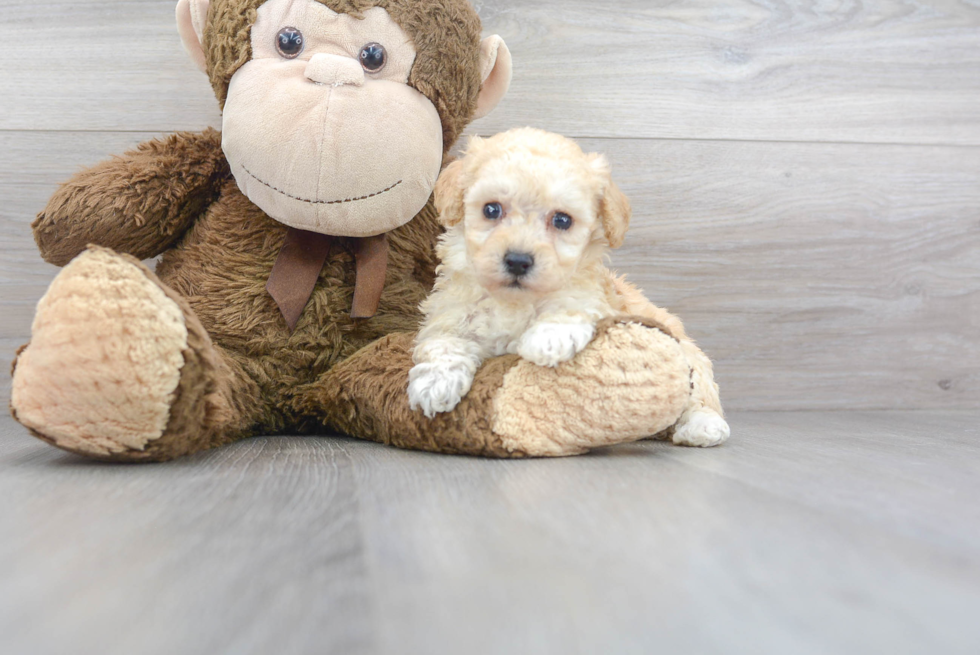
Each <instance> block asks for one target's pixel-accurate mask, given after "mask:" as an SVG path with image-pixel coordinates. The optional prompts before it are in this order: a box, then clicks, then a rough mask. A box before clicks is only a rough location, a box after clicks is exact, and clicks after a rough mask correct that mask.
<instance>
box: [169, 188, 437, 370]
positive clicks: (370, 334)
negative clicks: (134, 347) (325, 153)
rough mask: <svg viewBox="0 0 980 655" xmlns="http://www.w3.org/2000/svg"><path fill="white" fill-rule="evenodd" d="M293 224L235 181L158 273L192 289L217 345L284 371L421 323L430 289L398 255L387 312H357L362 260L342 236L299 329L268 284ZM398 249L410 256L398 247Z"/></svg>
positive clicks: (322, 364) (337, 357)
mask: <svg viewBox="0 0 980 655" xmlns="http://www.w3.org/2000/svg"><path fill="white" fill-rule="evenodd" d="M286 230H287V228H286V226H284V225H282V224H280V223H278V222H276V221H274V220H273V219H271V218H269V217H268V216H266V215H265V213H263V212H262V211H261V210H260V209H259V208H258V207H256V206H255V205H253V204H252V203H251V202H249V201H248V200H247V199H246V198H245V197H244V196H243V195H242V194H241V193H240V192H239V190H238V188H237V187H236V186H235V184H234V182H230V183H229V184H227V185H226V186H225V187H224V189H223V190H222V194H221V197H220V198H219V199H218V201H217V202H215V203H214V204H213V205H211V207H210V208H209V209H208V211H207V213H206V214H205V215H204V216H203V217H201V218H200V219H198V221H197V222H196V223H195V225H194V226H193V227H192V228H191V229H190V230H189V231H188V232H187V234H185V235H184V237H183V238H182V239H181V241H180V242H179V243H178V245H177V246H176V247H175V248H174V249H172V250H171V251H168V252H167V253H165V254H164V256H163V258H162V259H161V261H160V264H159V265H158V267H157V273H158V275H159V277H160V279H161V280H162V281H163V282H164V283H165V284H167V285H168V286H170V287H171V288H173V289H174V290H175V291H177V292H178V293H179V294H181V295H182V296H183V297H184V298H186V299H187V301H188V303H189V304H190V306H191V309H192V310H193V311H194V312H195V313H196V314H197V316H198V318H199V319H200V320H201V323H202V324H203V325H204V327H205V329H207V331H208V333H209V335H210V336H211V339H212V340H213V341H214V343H215V344H216V345H218V346H220V347H222V348H225V349H227V350H229V351H232V352H233V353H235V354H238V355H241V356H242V357H243V358H245V359H248V360H249V361H250V362H251V363H252V365H257V366H260V367H262V368H263V369H268V373H269V375H272V376H275V377H278V378H281V379H282V380H284V381H285V380H294V381H296V382H298V383H302V382H305V381H309V380H312V379H314V378H315V377H316V376H318V375H320V374H321V373H323V372H325V371H326V370H329V368H330V367H332V366H333V365H334V364H336V363H337V362H339V361H342V360H344V359H346V358H347V357H349V356H351V355H353V354H354V353H355V352H357V351H358V350H360V349H361V348H362V347H364V346H366V345H368V344H369V343H371V342H373V341H375V340H376V339H378V338H380V337H382V336H384V335H386V334H389V333H391V332H397V331H414V330H415V329H416V328H417V324H418V313H417V305H418V302H419V301H420V300H421V298H422V296H424V293H425V290H424V288H423V286H422V285H421V284H420V283H419V282H417V281H415V280H414V278H413V271H411V270H400V269H401V268H403V267H399V266H397V265H396V266H395V267H389V270H388V274H387V283H388V284H387V286H386V289H385V294H384V295H383V296H382V302H381V307H380V308H379V311H378V314H377V315H376V316H375V317H374V318H372V319H368V320H362V321H355V320H354V319H352V318H351V317H350V310H351V302H352V299H353V294H354V281H355V276H354V261H353V257H352V255H351V254H350V252H349V251H348V250H347V248H346V247H344V244H343V243H342V242H340V241H338V243H337V244H336V245H335V246H334V248H332V250H331V253H330V255H329V257H328V259H327V262H326V264H325V265H324V267H323V270H322V271H321V273H320V278H319V281H318V282H317V285H316V288H315V289H314V291H313V295H312V297H311V298H310V300H309V302H308V303H307V305H306V308H305V310H304V312H303V315H302V317H301V318H300V321H299V324H298V325H297V326H296V330H295V331H294V332H290V330H289V328H288V326H287V325H286V321H285V320H284V319H283V317H282V315H281V313H280V310H279V308H278V307H277V306H276V304H275V302H274V301H273V299H272V297H271V296H270V295H269V293H268V291H267V290H266V283H267V282H268V279H269V275H270V273H271V271H272V267H273V265H274V264H275V261H276V258H277V257H278V255H279V250H280V249H281V248H282V244H283V241H284V239H285V235H286ZM392 259H393V260H394V261H395V262H398V261H400V260H403V259H405V258H404V257H403V256H402V257H399V256H398V253H396V254H395V256H393V257H392Z"/></svg>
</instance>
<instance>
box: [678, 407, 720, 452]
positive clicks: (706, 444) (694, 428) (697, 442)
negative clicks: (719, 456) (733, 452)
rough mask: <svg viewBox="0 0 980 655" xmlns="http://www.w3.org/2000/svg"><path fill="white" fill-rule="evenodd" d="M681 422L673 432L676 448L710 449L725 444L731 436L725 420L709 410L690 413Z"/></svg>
mask: <svg viewBox="0 0 980 655" xmlns="http://www.w3.org/2000/svg"><path fill="white" fill-rule="evenodd" d="M682 421H683V422H682V423H679V424H678V425H677V428H676V429H675V430H674V437H673V440H674V443H675V444H677V445H678V446H695V447H698V448H711V447H712V446H720V445H721V444H723V443H725V441H727V440H728V437H729V436H730V435H731V429H730V428H729V427H728V423H726V422H725V419H723V418H722V417H720V416H718V414H716V413H715V412H712V411H709V410H704V411H698V412H692V413H691V414H690V415H688V416H687V417H686V418H685V419H682Z"/></svg>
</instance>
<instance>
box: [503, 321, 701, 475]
mask: <svg viewBox="0 0 980 655" xmlns="http://www.w3.org/2000/svg"><path fill="white" fill-rule="evenodd" d="M690 396H691V369H690V367H689V365H688V362H687V358H686V357H685V355H684V353H683V351H682V350H681V347H680V344H679V343H678V342H677V340H676V339H674V338H673V337H672V336H670V335H669V334H667V333H666V332H665V331H663V330H662V329H661V328H660V327H659V326H656V325H653V324H652V323H651V322H649V321H644V320H642V319H635V320H630V319H625V320H623V321H612V320H609V321H604V322H603V323H601V324H600V325H599V326H598V327H597V328H596V336H595V338H594V339H593V340H592V343H590V344H589V345H588V346H587V347H586V348H585V349H584V350H583V351H582V352H580V353H579V354H578V355H577V356H576V357H575V358H574V359H573V360H571V361H568V362H565V363H563V364H560V365H559V366H557V367H556V368H545V367H541V366H535V365H534V364H532V363H530V362H527V361H519V362H517V364H515V365H514V367H513V368H511V369H510V371H508V372H507V374H506V375H505V376H504V381H503V384H502V386H501V388H500V391H499V392H498V393H497V395H496V397H495V398H494V421H493V431H494V433H496V434H497V435H499V436H500V437H501V439H502V440H503V445H504V447H505V448H507V449H508V450H515V451H521V452H524V453H526V454H528V455H532V456H562V455H574V454H579V453H584V452H586V451H588V450H590V449H592V448H598V447H602V446H610V445H613V444H619V443H628V442H633V441H637V440H640V439H644V438H646V437H649V436H651V435H655V434H658V433H660V432H663V431H664V430H666V429H667V428H669V427H670V426H672V425H674V424H675V423H676V422H677V420H678V418H679V417H680V416H681V414H682V413H683V411H684V409H685V407H686V406H687V404H688V402H689V400H690Z"/></svg>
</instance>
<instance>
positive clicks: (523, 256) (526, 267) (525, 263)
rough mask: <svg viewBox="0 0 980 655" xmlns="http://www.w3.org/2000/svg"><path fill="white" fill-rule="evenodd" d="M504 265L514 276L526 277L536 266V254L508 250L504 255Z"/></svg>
mask: <svg viewBox="0 0 980 655" xmlns="http://www.w3.org/2000/svg"><path fill="white" fill-rule="evenodd" d="M504 266H505V267H506V268H507V272H508V273H510V274H511V275H513V276H514V277H524V276H525V275H527V274H528V272H529V271H530V270H531V269H532V268H534V255H531V254H530V253H526V252H508V253H507V254H506V255H504Z"/></svg>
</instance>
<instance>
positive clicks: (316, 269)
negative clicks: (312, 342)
mask: <svg viewBox="0 0 980 655" xmlns="http://www.w3.org/2000/svg"><path fill="white" fill-rule="evenodd" d="M333 241H334V238H333V237H331V236H328V235H326V234H317V233H316V232H308V231H306V230H299V229H296V228H294V227H291V228H289V230H288V231H287V232H286V240H285V242H284V243H283V244H282V250H280V251H279V257H278V258H277V259H276V263H275V266H273V267H272V274H271V275H270V276H269V283H268V284H266V287H265V288H266V289H267V290H268V292H269V295H271V296H272V299H273V300H275V301H276V305H277V306H278V307H279V311H281V312H282V316H283V318H285V319H286V324H287V325H288V326H289V330H290V332H292V331H293V330H295V329H296V324H297V323H299V317H300V316H302V314H303V310H304V309H305V308H306V305H307V303H308V302H309V301H310V296H312V295H313V289H314V287H316V281H317V280H318V279H319V278H320V271H322V270H323V265H324V263H325V262H326V261H327V255H329V254H330V247H331V246H332V245H333ZM350 242H351V244H352V249H353V251H354V261H355V265H356V276H357V277H356V282H355V284H354V301H353V303H352V306H351V317H352V318H371V317H372V316H374V315H375V314H376V313H377V312H378V305H379V304H380V302H381V293H382V291H384V286H385V273H386V272H387V270H388V236H387V235H386V234H382V235H379V236H376V237H366V238H363V239H351V240H350Z"/></svg>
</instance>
